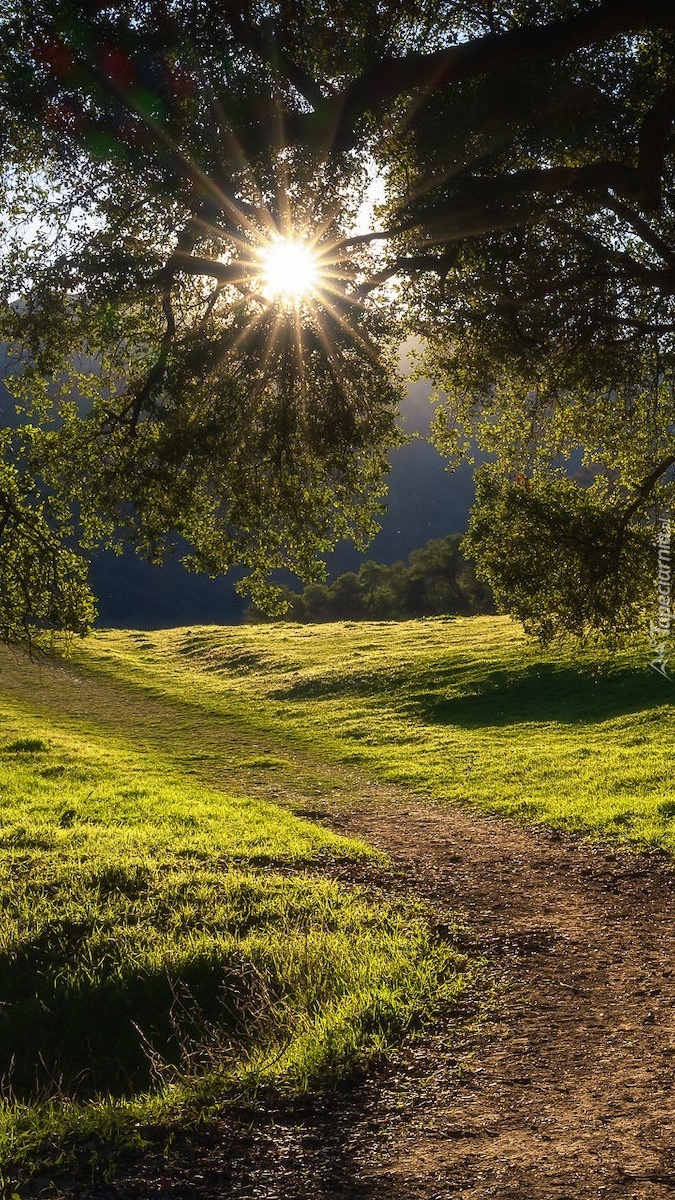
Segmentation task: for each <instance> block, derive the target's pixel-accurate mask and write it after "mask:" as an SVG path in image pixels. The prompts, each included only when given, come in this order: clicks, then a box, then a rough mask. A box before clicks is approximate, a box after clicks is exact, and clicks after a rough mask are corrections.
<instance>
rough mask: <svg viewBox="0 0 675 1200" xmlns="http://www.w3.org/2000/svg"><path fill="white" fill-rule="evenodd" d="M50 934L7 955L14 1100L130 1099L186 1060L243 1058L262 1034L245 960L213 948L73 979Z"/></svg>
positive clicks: (254, 983) (1, 1016) (7, 1056)
mask: <svg viewBox="0 0 675 1200" xmlns="http://www.w3.org/2000/svg"><path fill="white" fill-rule="evenodd" d="M75 932H76V931H71V933H75ZM47 941H48V939H47V938H45V937H44V936H42V937H40V938H38V939H35V940H34V941H33V942H32V943H31V944H30V946H29V947H27V948H25V947H24V948H23V950H22V953H21V955H20V957H19V958H18V959H17V956H16V954H12V955H2V956H0V981H2V982H1V983H0V1079H1V1080H2V1090H3V1091H4V1093H5V1095H8V1096H11V1098H12V1099H14V1100H17V1101H20V1102H26V1103H29V1102H31V1101H35V1100H40V1099H43V1098H44V1097H53V1096H55V1095H60V1096H67V1097H68V1098H69V1099H72V1100H80V1101H82V1100H88V1099H97V1098H99V1097H101V1096H114V1097H128V1096H132V1095H134V1094H136V1093H139V1092H143V1091H145V1090H147V1089H148V1088H149V1087H150V1086H151V1085H152V1084H153V1083H155V1084H156V1083H157V1080H158V1076H159V1075H160V1074H163V1075H164V1076H165V1077H169V1076H170V1074H171V1072H172V1068H176V1067H182V1068H185V1066H186V1057H188V1058H190V1059H191V1060H192V1062H193V1064H194V1065H195V1067H198V1066H199V1060H200V1056H201V1057H202V1058H203V1057H204V1055H205V1054H208V1055H210V1056H211V1060H214V1059H215V1055H216V1054H218V1053H221V1054H222V1055H223V1057H226V1056H231V1055H233V1054H234V1053H235V1052H236V1054H237V1055H238V1054H239V1053H241V1051H242V1050H243V1049H244V1047H245V1046H246V1045H248V1044H250V1042H251V1040H252V1037H253V1036H254V1033H255V1034H259V1033H260V1023H259V1021H258V1020H257V1019H256V1018H257V1016H259V1013H260V1008H261V1007H264V1005H263V1004H260V1003H258V1002H259V1001H262V1000H263V997H261V996H257V994H256V993H257V991H258V990H259V988H258V983H259V980H258V979H256V978H255V976H254V975H253V974H248V973H247V971H246V969H245V964H236V963H234V962H230V963H228V962H227V958H226V956H222V957H223V958H224V961H222V960H218V959H217V958H216V957H215V956H212V955H209V956H204V957H203V958H202V959H199V958H197V959H196V960H191V961H190V962H189V963H186V964H180V965H179V964H172V967H171V970H170V972H169V971H168V970H166V969H163V968H157V969H154V968H148V967H147V966H146V967H141V968H140V969H136V970H133V971H130V972H129V973H128V974H125V975H124V976H122V977H120V976H119V975H118V974H116V973H115V972H112V973H111V974H110V975H109V976H108V978H100V977H99V978H98V979H97V980H93V981H92V982H81V981H78V983H77V984H73V983H72V982H68V980H67V962H66V958H65V955H64V954H63V953H60V954H59V953H54V948H53V947H49V946H48V945H47V944H46V943H47ZM63 945H64V943H63V942H62V946H63ZM242 967H243V969H242ZM100 974H101V972H99V975H100ZM209 1043H210V1044H209Z"/></svg>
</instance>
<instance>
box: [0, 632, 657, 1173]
mask: <svg viewBox="0 0 675 1200" xmlns="http://www.w3.org/2000/svg"><path fill="white" fill-rule="evenodd" d="M647 663H648V658H647V656H646V653H645V652H644V650H643V649H642V648H639V647H638V648H636V649H634V650H630V651H623V652H621V653H615V654H613V655H611V656H610V655H609V654H608V653H607V652H605V651H600V650H598V649H596V650H593V649H585V650H583V651H578V650H576V651H575V650H573V649H572V648H567V649H564V650H561V649H560V648H558V649H556V650H555V651H542V650H541V649H540V648H538V647H537V646H535V645H533V644H532V643H531V642H529V641H527V640H526V639H525V638H524V636H523V634H522V632H520V631H519V629H518V627H517V626H515V625H514V624H512V623H511V622H510V621H508V620H507V619H505V618H468V619H459V618H458V619H430V620H427V621H417V622H407V623H377V622H376V623H373V622H370V623H359V624H354V623H340V624H333V625H325V626H316V625H315V626H292V625H288V624H279V625H261V626H240V627H209V628H195V629H175V630H167V631H158V632H153V633H150V634H146V633H142V634H141V633H137V632H134V631H101V632H98V633H97V634H95V635H94V636H92V637H91V638H90V639H88V640H87V641H86V642H84V643H82V644H78V645H77V646H76V647H74V648H73V649H72V651H71V654H70V656H69V658H67V659H65V660H64V659H52V660H41V661H39V662H36V663H30V662H28V661H27V660H25V659H24V658H22V657H21V656H18V655H14V654H12V653H10V652H9V651H6V650H5V651H3V652H2V654H1V656H0V716H1V720H2V728H1V733H0V851H1V854H0V891H1V896H2V907H3V917H4V919H3V925H2V930H1V931H0V955H1V956H2V970H0V1056H1V1061H0V1075H1V1077H2V1107H1V1108H0V1162H2V1164H4V1165H3V1167H2V1169H3V1170H4V1171H5V1172H9V1175H10V1176H11V1174H12V1171H14V1172H17V1171H18V1172H19V1173H21V1171H23V1172H24V1173H25V1172H26V1171H30V1169H33V1168H34V1169H38V1168H40V1169H46V1168H47V1166H48V1165H49V1164H50V1163H51V1164H52V1165H54V1164H59V1163H61V1164H63V1163H67V1162H68V1161H69V1160H70V1159H71V1158H72V1157H73V1156H75V1157H77V1156H78V1155H80V1156H82V1154H84V1155H85V1156H89V1159H90V1160H91V1161H92V1163H100V1161H102V1159H101V1156H102V1155H103V1156H104V1157H105V1153H107V1152H108V1151H107V1150H106V1147H107V1148H108V1149H109V1148H110V1147H118V1148H119V1147H125V1146H132V1145H140V1144H141V1143H142V1142H143V1138H144V1137H145V1136H146V1135H147V1131H148V1130H152V1129H153V1128H157V1127H159V1126H167V1127H170V1126H171V1123H172V1122H173V1123H174V1124H175V1123H179V1124H183V1125H184V1124H186V1123H189V1122H190V1121H191V1120H197V1119H199V1118H200V1117H201V1116H202V1115H203V1114H204V1113H208V1112H216V1111H218V1110H219V1107H222V1106H223V1105H224V1104H225V1105H227V1104H230V1105H235V1106H236V1104H237V1103H239V1102H240V1101H241V1100H242V1099H244V1098H246V1097H251V1096H252V1095H260V1094H263V1093H265V1092H266V1090H268V1089H272V1090H276V1092H277V1093H278V1092H279V1091H280V1090H281V1091H285V1092H287V1093H302V1092H303V1091H304V1092H306V1091H307V1090H312V1089H316V1088H321V1087H327V1086H328V1087H329V1086H332V1084H333V1083H334V1082H335V1080H336V1079H339V1078H343V1079H344V1078H345V1077H346V1076H348V1075H349V1073H350V1072H353V1071H354V1070H358V1069H361V1068H362V1067H364V1066H367V1065H368V1064H370V1063H372V1062H373V1061H374V1060H375V1059H377V1057H378V1056H381V1055H383V1054H386V1053H388V1052H389V1051H390V1050H391V1048H392V1047H394V1046H395V1045H397V1044H398V1043H400V1041H401V1039H403V1038H405V1037H406V1036H408V1035H410V1034H411V1033H412V1032H413V1031H415V1030H417V1029H420V1028H422V1027H423V1025H424V1022H425V1021H428V1020H429V1019H431V1018H432V1017H433V1015H434V1014H435V1013H437V1012H439V1011H441V1010H442V1008H443V1006H447V1004H448V1003H449V1002H456V1000H457V998H458V997H459V996H461V995H462V993H463V992H464V991H465V990H466V989H467V987H472V986H473V980H474V979H475V975H476V971H477V969H478V968H477V966H476V964H474V963H471V962H469V961H467V959H466V957H465V956H464V955H462V954H461V953H459V952H458V951H457V950H455V949H453V945H452V940H450V941H448V940H447V937H442V938H441V937H439V936H437V934H436V932H435V931H434V926H433V922H432V921H431V920H430V918H429V914H428V912H427V911H425V910H424V908H423V907H422V906H420V905H419V904H418V903H416V901H415V899H414V898H413V897H411V898H410V900H395V899H392V898H391V897H387V896H385V895H383V894H381V893H380V892H379V891H378V887H377V883H376V882H371V883H370V884H369V885H367V886H364V885H362V886H356V885H354V884H352V883H351V882H350V870H352V868H353V869H354V871H356V872H357V873H360V874H361V875H362V876H364V872H365V874H367V872H368V870H371V880H372V881H376V880H377V871H378V868H379V867H380V866H382V865H383V862H384V860H383V856H382V855H380V854H378V852H376V851H375V850H374V849H372V848H371V847H369V846H367V845H365V844H364V843H362V842H359V841H355V840H353V839H347V838H343V837H340V836H338V835H337V834H335V833H333V832H331V831H330V830H329V829H328V828H327V827H326V825H325V823H324V824H321V821H320V818H321V817H322V815H325V814H326V813H327V812H332V813H335V812H337V811H339V810H340V808H341V807H343V806H351V805H356V806H363V805H366V804H369V803H374V802H377V803H378V804H380V805H382V804H387V803H391V804H392V805H393V804H395V802H396V798H397V797H399V798H400V796H401V795H403V794H407V797H408V803H409V801H410V794H411V793H412V794H414V795H419V796H424V797H427V798H429V797H430V798H432V799H434V800H437V801H439V802H453V803H461V804H465V805H474V806H476V807H477V808H479V809H481V810H489V811H492V812H494V813H498V814H501V815H506V816H509V817H513V818H517V819H521V820H526V821H527V822H529V823H533V822H534V823H536V822H542V823H546V824H549V825H555V826H557V827H560V828H564V829H565V830H568V831H573V832H575V833H577V834H579V835H581V836H587V837H591V838H602V839H605V840H606V839H613V840H617V841H620V842H622V843H624V844H628V845H633V846H635V847H645V846H652V847H661V848H663V849H664V850H670V849H671V848H672V846H673V842H674V841H675V834H674V832H673V822H674V818H675V787H674V786H673V780H672V772H671V766H670V762H671V753H672V742H673V732H674V730H675V721H674V719H673V705H672V685H671V684H670V683H669V682H668V681H666V680H664V679H662V678H661V677H660V676H658V675H656V674H655V672H653V671H650V670H649V668H648V666H647ZM313 818H314V819H313ZM355 946H358V950H359V953H358V955H357V954H354V947H355Z"/></svg>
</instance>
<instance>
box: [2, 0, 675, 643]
mask: <svg viewBox="0 0 675 1200" xmlns="http://www.w3.org/2000/svg"><path fill="white" fill-rule="evenodd" d="M674 29H675V16H674V15H673V8H672V4H671V3H670V0H643V2H642V3H641V4H640V5H639V6H638V5H635V4H633V3H632V2H629V0H596V2H594V3H588V4H586V3H584V4H581V3H580V2H579V0H546V3H538V4H536V5H534V4H525V5H523V4H521V3H518V4H515V3H509V2H508V0H505V2H504V3H499V4H495V3H492V2H490V3H487V2H486V3H484V4H483V3H478V4H474V3H472V4H469V3H465V2H463V0H445V2H439V3H436V2H433V3H432V2H431V0H429V2H425V3H423V4H421V5H420V4H415V5H412V4H409V3H407V2H406V0H386V2H385V3H381V4H377V5H375V4H365V3H360V4H357V5H343V4H338V5H337V7H336V6H335V5H330V6H329V5H327V4H325V3H324V2H323V0H293V3H291V4H283V5H277V4H269V5H260V4H258V3H257V0H255V2H253V0H251V2H249V3H246V4H243V5H238V6H232V5H225V6H223V5H220V6H219V5H215V4H214V3H212V2H211V0H198V2H197V3H193V2H192V0H190V3H187V2H186V0H172V3H170V4H169V3H168V2H166V0H161V2H160V3H157V4H152V5H140V6H138V5H136V6H131V8H130V7H129V5H128V4H126V3H113V4H110V5H107V6H105V7H104V6H101V5H98V4H93V3H91V2H90V0H38V2H37V3H35V2H34V0H30V3H29V2H28V0H9V2H8V3H7V4H6V5H5V9H4V11H3V15H2V17H1V18H0V123H1V126H2V129H3V142H2V151H1V154H2V160H1V164H0V166H1V173H0V186H1V188H2V214H3V215H2V229H1V231H0V232H1V237H0V318H1V319H0V336H2V338H4V339H5V340H6V341H7V342H8V343H9V344H10V346H11V348H12V359H11V371H10V377H9V383H10V386H11V389H12V393H13V394H14V396H15V397H16V399H17V402H18V404H19V408H20V418H19V427H18V429H17V430H16V432H15V434H14V436H13V438H12V441H11V442H8V443H7V445H6V448H5V449H6V455H7V459H6V461H7V464H8V470H9V471H10V473H12V472H13V473H15V474H17V473H18V476H19V477H20V478H21V479H23V470H24V467H23V465H22V464H23V462H24V460H25V456H26V454H27V453H28V447H30V453H31V456H32V463H33V466H32V474H31V476H30V478H31V483H30V486H29V485H28V482H27V485H26V486H27V489H28V490H27V492H26V496H27V497H28V499H27V501H26V503H28V504H29V506H34V507H36V509H38V510H42V509H43V507H44V506H48V505H49V503H50V501H51V498H52V497H54V496H58V498H59V503H60V504H61V505H62V506H63V513H62V514H60V515H59V516H58V519H57V520H56V521H55V522H54V523H53V524H51V525H50V537H51V538H52V539H53V540H54V541H53V546H54V549H53V554H55V555H56V557H57V558H59V556H60V554H61V550H63V553H64V554H69V553H71V552H72V551H77V549H78V547H79V548H80V549H81V550H83V551H84V552H87V551H88V549H89V548H90V547H91V546H92V545H93V544H96V543H100V542H103V543H110V542H117V541H119V539H123V538H129V539H130V540H131V541H132V542H133V543H134V544H136V545H137V546H138V547H139V548H140V550H141V552H142V553H144V554H147V555H149V556H150V557H152V558H153V559H156V560H159V559H161V557H162V555H163V554H164V553H165V551H166V547H167V544H168V543H169V542H170V540H171V538H172V537H173V536H174V535H175V533H178V534H180V535H181V536H182V537H183V538H185V539H186V540H187V541H188V543H190V545H191V546H192V547H193V550H192V552H191V553H190V555H189V559H190V561H191V563H192V565H193V566H194V567H195V568H196V569H200V570H207V571H210V572H219V571H223V570H226V569H227V568H228V566H229V565H231V564H232V563H234V562H240V563H243V564H244V565H245V566H246V567H247V568H248V569H249V572H250V581H249V586H250V588H251V589H252V592H253V595H254V599H256V600H257V602H258V603H261V604H262V603H265V604H267V605H274V602H275V597H274V593H273V591H270V589H269V587H268V585H267V583H266V581H267V579H268V576H269V573H270V571H272V570H273V569H275V568H278V567H288V568H291V569H293V570H295V571H296V572H297V573H298V574H299V575H300V577H301V578H303V580H312V579H316V578H317V577H318V569H317V567H316V557H317V554H319V553H320V552H322V551H324V550H325V549H327V548H328V547H330V546H332V545H333V544H334V543H335V541H336V540H337V539H339V538H341V537H347V536H351V537H354V538H355V539H356V540H357V542H358V543H359V544H361V545H363V544H365V542H366V541H367V540H368V538H369V536H370V535H371V534H372V532H373V530H374V528H375V521H376V516H377V511H378V504H379V501H380V498H381V496H382V494H383V482H382V481H383V478H384V474H385V473H386V452H387V448H388V447H389V446H390V445H391V444H392V442H393V441H394V440H395V438H396V436H397V435H396V432H395V410H396V404H397V401H398V398H399V395H400V387H399V383H398V381H397V380H396V377H395V370H394V363H393V356H392V347H393V345H394V344H395V342H396V339H397V338H399V337H400V336H401V334H403V333H411V332H412V333H414V334H415V335H416V336H417V337H421V338H423V339H425V340H426V344H427V352H426V356H425V359H424V362H423V365H422V367H421V369H423V370H424V371H425V372H427V373H428V374H430V375H431V377H432V378H433V379H434V380H435V382H436V383H437V384H438V386H439V387H440V388H442V389H443V390H444V392H445V393H446V394H447V403H444V405H443V406H441V409H440V413H439V418H438V423H437V436H438V440H439V444H440V445H441V446H442V447H443V448H444V449H445V450H446V451H447V452H450V453H453V454H456V453H463V452H465V450H466V447H467V446H468V445H469V443H470V439H471V438H472V437H476V438H477V439H478V442H479V444H480V445H481V446H483V447H484V448H489V449H491V450H493V451H494V452H495V453H496V455H497V466H498V470H499V471H500V472H501V474H502V476H509V474H511V475H512V474H514V473H523V472H525V473H527V474H528V475H532V474H533V472H534V470H535V466H536V469H537V471H538V472H539V473H540V474H541V475H542V476H544V475H546V474H547V473H550V472H551V471H552V470H555V468H556V466H557V465H558V463H559V460H560V456H561V455H562V456H563V458H564V459H567V458H568V457H569V455H570V454H571V453H573V452H574V450H575V449H577V450H578V449H579V448H581V449H582V450H583V451H584V452H585V453H586V455H587V458H588V461H589V463H591V464H592V469H593V471H594V472H597V471H598V470H600V471H601V472H603V473H604V475H605V477H606V479H607V481H608V482H609V483H611V484H612V487H613V498H612V505H614V503H615V501H616V505H617V512H618V506H623V514H624V515H625V517H626V523H627V524H628V525H629V526H630V527H631V529H634V530H636V531H637V533H636V536H637V537H638V540H639V530H640V529H641V528H642V527H643V526H644V522H645V519H646V517H647V515H648V514H649V512H650V509H651V508H653V506H654V504H657V505H660V506H665V505H667V504H669V503H670V502H671V500H672V489H673V485H672V481H671V474H672V472H671V468H672V467H673V464H674V463H675V444H674V443H673V429H674V428H675V411H674V408H673V351H674V343H673V331H674V330H675V312H674V311H673V297H674V296H675V286H674V281H675V248H674V243H673V234H674V232H675V224H674V221H675V216H674V213H673V187H672V179H673V136H672V125H673V116H674V115H675V57H674V52H675V43H674V41H673V37H674V32H673V31H674ZM374 171H377V172H379V174H380V176H381V178H382V179H383V181H384V183H385V187H386V199H385V201H384V203H383V204H382V205H381V206H380V209H379V211H378V212H377V214H376V215H375V216H374V217H372V219H371V221H370V227H369V228H368V229H366V230H365V231H364V232H361V231H360V230H358V228H357V214H358V211H359V206H360V202H361V200H362V199H363V197H364V195H365V192H366V188H367V185H368V182H369V179H370V178H371V177H372V174H373V172H374ZM279 236H291V237H295V238H300V239H303V240H306V241H309V242H311V243H313V245H314V249H315V252H316V255H317V259H318V263H317V267H318V283H317V286H316V287H315V289H314V292H313V293H312V294H311V295H308V296H306V297H303V298H301V299H296V300H295V301H294V302H293V303H284V302H281V301H280V300H278V299H270V298H269V297H268V296H266V295H265V294H264V285H263V282H262V272H263V267H262V262H261V254H262V253H263V252H264V249H265V247H266V246H269V245H270V244H272V243H274V241H275V240H276V239H277V238H278V237H279ZM376 250H377V253H376V252H375V251H376ZM387 284H388V285H389V286H388V288H387V287H383V285H387ZM34 427H37V429H38V430H39V432H40V437H35V436H34V435H33V434H32V433H30V432H29V430H30V429H32V428H34ZM554 479H555V477H554V476H553V477H552V481H553V482H554ZM598 495H599V492H598V493H594V496H595V498H596V499H597V496H598ZM572 497H573V493H571V492H569V493H568V499H569V500H570V503H571V504H572V508H571V510H570V518H569V519H570V520H573V518H574V512H575V511H576V507H578V504H579V503H581V504H586V503H588V504H593V503H595V499H593V498H592V499H590V500H588V501H586V500H581V501H577V500H576V499H573V498H572ZM1 500H2V496H0V501H1ZM45 511H46V510H45ZM619 519H621V518H619ZM15 529H16V537H17V538H19V539H21V538H23V536H24V533H25V537H26V540H27V541H30V529H31V525H30V520H24V518H23V517H21V519H19V517H17V519H16V523H15ZM476 549H477V550H478V544H477V543H476ZM591 552H592V550H591V551H589V553H591ZM566 553H567V551H566V548H565V545H564V544H562V543H561V545H560V547H559V556H560V557H563V556H564V555H565V554H566ZM627 561H628V560H627V556H626V555H625V554H621V555H619V556H618V559H617V560H616V562H615V563H613V564H612V565H611V570H610V565H609V560H606V563H607V571H608V572H609V574H608V575H607V578H606V582H605V584H604V585H603V586H602V587H599V588H597V589H596V590H595V591H594V593H593V595H594V596H597V597H598V598H599V601H600V607H599V608H596V607H595V606H594V605H593V604H592V603H590V604H589V605H588V606H587V611H586V618H585V619H586V624H590V625H591V626H596V627H598V628H602V627H604V626H605V624H606V621H607V613H606V608H605V607H603V606H605V605H606V601H607V597H608V596H609V594H610V592H611V590H612V588H613V587H614V588H615V591H616V594H617V596H621V595H623V594H624V593H625V592H626V589H627V580H626V572H627V571H628V569H629V568H628V565H627ZM642 561H643V560H642V559H641V560H640V562H641V563H642ZM67 562H68V564H69V566H68V570H71V569H72V570H74V569H75V568H74V566H73V564H72V560H70V559H68V560H67ZM569 566H570V571H572V568H573V563H572V562H571V560H570V562H569ZM78 569H79V568H78ZM584 570H585V572H586V573H591V572H592V570H593V568H592V565H591V564H590V562H587V563H586V565H585V567H584ZM57 574H58V572H57ZM612 575H614V576H615V577H617V582H616V584H614V583H612V579H611V576H612ZM60 577H61V576H60V575H59V578H60ZM54 578H56V576H54ZM645 582H646V577H643V578H642V580H641V584H642V585H643V586H644V584H645ZM39 588H40V589H42V590H45V589H46V590H47V591H48V592H49V593H50V599H49V600H47V601H45V602H44V603H43V604H42V606H40V605H39V604H38V605H37V611H36V613H33V612H32V610H31V607H30V605H29V604H28V603H26V604H25V605H24V609H25V612H24V616H25V621H24V626H25V627H31V626H32V627H38V628H39V627H40V626H41V625H42V624H44V623H45V622H47V621H50V622H52V623H54V624H55V625H56V626H57V627H59V626H60V627H62V628H64V629H73V630H75V631H80V630H81V628H83V627H84V626H86V624H87V621H88V620H89V618H90V613H91V609H90V600H89V599H88V598H87V596H86V592H85V591H84V589H82V587H80V586H79V585H78V587H77V588H75V589H74V590H73V589H70V590H68V596H67V598H64V594H63V589H60V588H59V587H58V586H56V587H52V584H51V578H50V576H49V573H48V572H42V574H41V576H40V579H39ZM555 590H556V589H555V584H554V582H553V581H548V582H545V581H543V580H542V588H541V590H540V592H539V603H540V606H541V607H542V609H543V608H544V607H546V606H548V605H549V599H550V597H551V596H552V594H553V593H554V592H555ZM277 599H278V596H277ZM74 601H75V602H76V603H75V609H77V611H75V610H74V609H73V602H74ZM12 611H13V610H11V611H9V612H8V616H7V618H6V619H5V620H4V622H0V624H4V627H5V631H6V633H7V634H8V635H9V636H12V637H14V636H19V635H20V631H19V628H18V626H17V620H16V617H15V616H13V615H12ZM558 611H559V610H558V609H557V608H555V609H554V610H551V612H550V619H551V622H552V623H553V624H554V625H556V624H557V616H556V614H557V613H558ZM618 615H619V621H620V623H622V624H623V623H625V621H626V619H627V615H628V609H627V608H626V607H625V606H624V608H623V609H622V610H620V612H619V614H618ZM19 616H20V614H19ZM573 623H574V622H572V624H573ZM568 624H569V623H568Z"/></svg>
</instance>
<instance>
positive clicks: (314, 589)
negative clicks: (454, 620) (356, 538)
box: [247, 533, 495, 622]
mask: <svg viewBox="0 0 675 1200" xmlns="http://www.w3.org/2000/svg"><path fill="white" fill-rule="evenodd" d="M462 543H463V538H462V536H461V534H457V533H451V534H448V535H447V537H444V538H436V539H434V540H432V541H430V542H427V545H426V546H425V547H424V549H422V550H413V552H412V554H410V555H409V556H408V562H407V563H403V562H397V563H394V564H393V566H386V565H385V564H384V563H378V562H372V561H367V562H364V563H362V564H361V566H360V567H359V569H358V571H347V572H345V574H343V575H339V576H338V578H337V579H336V580H335V581H334V582H333V583H331V584H328V585H327V584H321V583H312V584H309V585H308V586H307V587H306V588H304V589H303V591H302V592H294V591H292V590H291V589H290V588H287V589H285V592H284V595H285V599H286V601H287V604H288V610H287V613H286V618H287V620H289V621H300V622H305V621H309V622H313V621H392V620H394V621H407V620H410V619H412V618H415V617H435V616H443V615H454V616H475V615H477V614H479V613H493V612H494V611H495V606H494V600H493V598H492V593H491V592H490V589H489V588H488V587H487V586H486V584H484V583H481V581H480V580H479V579H477V578H476V569H475V564H474V562H473V561H472V560H471V559H470V558H467V557H466V556H465V554H464V553H463V549H462ZM247 617H248V620H250V621H262V620H264V619H265V617H264V614H263V613H261V612H260V610H259V609H256V608H255V607H253V608H251V609H250V610H249V612H248V614H247Z"/></svg>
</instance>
